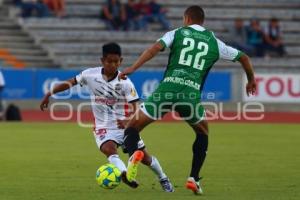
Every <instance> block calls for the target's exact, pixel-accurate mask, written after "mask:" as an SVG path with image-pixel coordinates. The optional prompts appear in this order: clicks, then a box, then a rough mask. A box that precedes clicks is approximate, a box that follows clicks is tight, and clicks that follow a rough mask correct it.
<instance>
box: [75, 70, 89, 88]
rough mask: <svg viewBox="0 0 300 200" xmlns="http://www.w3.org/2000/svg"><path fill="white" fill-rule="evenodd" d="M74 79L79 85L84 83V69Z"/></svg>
mask: <svg viewBox="0 0 300 200" xmlns="http://www.w3.org/2000/svg"><path fill="white" fill-rule="evenodd" d="M75 80H76V82H77V83H78V84H79V85H80V86H81V87H82V86H84V85H86V83H87V82H86V70H85V71H82V72H81V73H80V74H78V75H76V77H75Z"/></svg>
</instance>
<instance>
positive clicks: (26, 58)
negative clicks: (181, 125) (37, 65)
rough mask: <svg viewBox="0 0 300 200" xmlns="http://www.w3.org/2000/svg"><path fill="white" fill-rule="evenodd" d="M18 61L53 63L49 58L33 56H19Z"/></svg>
mask: <svg viewBox="0 0 300 200" xmlns="http://www.w3.org/2000/svg"><path fill="white" fill-rule="evenodd" d="M16 57H17V58H18V59H20V60H22V61H24V62H32V63H33V62H44V63H47V62H51V61H52V60H51V59H50V58H48V57H47V56H33V55H17V56H16Z"/></svg>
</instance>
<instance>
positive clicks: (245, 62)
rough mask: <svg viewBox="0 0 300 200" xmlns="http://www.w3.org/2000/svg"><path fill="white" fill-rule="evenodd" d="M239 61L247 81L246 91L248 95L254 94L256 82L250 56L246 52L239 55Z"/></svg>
mask: <svg viewBox="0 0 300 200" xmlns="http://www.w3.org/2000/svg"><path fill="white" fill-rule="evenodd" d="M239 62H240V63H241V65H242V66H243V68H244V71H245V72H246V75H247V80H248V83H247V85H246V93H247V95H248V96H249V95H254V94H255V92H256V82H255V76H254V71H253V67H252V64H251V61H250V58H249V57H248V56H247V55H246V54H244V55H242V56H241V57H240V59H239Z"/></svg>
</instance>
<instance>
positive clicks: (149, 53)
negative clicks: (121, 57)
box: [119, 42, 164, 79]
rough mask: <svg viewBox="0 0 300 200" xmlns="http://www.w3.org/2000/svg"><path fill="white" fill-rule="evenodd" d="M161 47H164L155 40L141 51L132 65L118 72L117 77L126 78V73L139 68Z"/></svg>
mask: <svg viewBox="0 0 300 200" xmlns="http://www.w3.org/2000/svg"><path fill="white" fill-rule="evenodd" d="M163 49H164V47H163V45H162V44H161V43H160V42H156V43H155V44H153V45H152V46H151V47H149V48H148V49H146V50H145V51H144V52H143V53H142V55H141V56H140V57H139V58H138V59H137V61H136V62H135V63H134V64H133V65H132V66H130V67H127V68H126V69H124V70H123V71H122V72H121V73H120V74H119V79H126V76H127V75H129V74H132V73H133V72H134V71H136V70H137V69H138V68H140V67H141V66H142V65H143V64H145V63H146V62H147V61H149V60H151V59H152V58H153V57H155V56H156V54H158V52H160V51H161V50H163Z"/></svg>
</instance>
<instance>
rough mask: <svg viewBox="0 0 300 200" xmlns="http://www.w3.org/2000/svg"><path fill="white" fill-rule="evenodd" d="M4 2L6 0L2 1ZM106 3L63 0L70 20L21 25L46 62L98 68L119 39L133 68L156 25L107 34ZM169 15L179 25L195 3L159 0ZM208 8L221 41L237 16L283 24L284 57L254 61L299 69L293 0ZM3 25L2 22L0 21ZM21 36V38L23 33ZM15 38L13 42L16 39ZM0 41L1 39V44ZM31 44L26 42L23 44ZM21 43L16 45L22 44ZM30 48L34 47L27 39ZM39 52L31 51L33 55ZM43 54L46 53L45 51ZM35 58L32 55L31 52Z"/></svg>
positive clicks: (299, 29) (207, 0)
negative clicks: (106, 45) (104, 49)
mask: <svg viewBox="0 0 300 200" xmlns="http://www.w3.org/2000/svg"><path fill="white" fill-rule="evenodd" d="M6 2H8V0H6ZM103 2H104V0H66V4H67V5H66V12H67V15H68V18H65V19H57V18H44V19H34V18H31V19H26V20H23V21H22V23H19V25H20V26H22V28H23V29H24V30H25V31H26V32H27V33H29V34H30V36H31V37H32V38H34V41H35V43H36V44H39V45H41V47H42V48H43V49H46V50H47V52H48V53H49V56H50V58H52V59H53V60H54V62H55V63H58V64H60V65H61V66H62V67H65V68H69V67H87V66H96V65H98V64H99V57H100V53H101V46H102V44H104V43H106V42H108V41H117V42H119V43H120V44H121V46H122V47H123V52H124V65H125V66H126V65H129V64H131V63H132V62H133V61H134V60H135V59H136V58H137V56H138V55H139V54H140V53H141V52H142V51H143V49H145V48H146V47H148V46H149V45H150V44H151V43H153V41H155V40H156V39H158V38H159V37H161V36H162V34H163V32H161V31H159V25H158V24H153V25H151V27H150V29H151V31H148V32H147V33H146V34H145V32H109V31H106V30H105V26H104V24H103V22H101V20H99V12H100V8H101V3H103ZM160 2H161V3H162V4H164V5H165V6H166V7H167V8H168V10H169V12H168V18H169V19H170V21H171V23H172V26H173V27H178V26H180V25H181V23H182V13H183V11H184V9H185V8H186V6H188V5H192V4H194V3H195V1H193V0H185V1H181V0H172V1H163V0H160ZM201 5H203V7H204V8H205V10H206V13H207V21H206V23H205V26H206V27H208V28H210V29H212V30H214V31H215V33H216V35H217V36H218V37H220V38H222V39H224V40H225V41H226V40H227V39H228V34H227V32H228V29H229V27H230V26H232V24H233V20H234V19H235V18H237V17H240V18H243V19H246V20H249V19H252V18H254V17H255V18H257V19H259V20H261V22H262V25H265V24H266V21H267V20H268V19H270V18H271V17H277V18H279V19H280V21H281V26H282V31H283V33H284V34H283V37H284V42H285V45H286V47H287V52H288V56H287V57H286V58H275V59H273V58H272V59H270V60H268V59H254V64H255V65H256V66H259V67H269V68H270V67H276V68H277V67H285V68H287V67H299V66H298V63H299V61H300V59H299V56H300V40H299V33H300V23H299V19H300V12H299V8H300V3H299V1H297V0H288V1H287V0H261V1H259V0H251V1H246V0H228V1H222V0H215V1H211V0H201ZM0 25H1V22H0ZM23 34H25V33H24V32H23ZM13 39H17V38H16V36H15V38H13ZM0 41H1V40H0ZM21 41H23V43H24V42H25V41H26V42H29V43H30V38H27V40H26V39H24V38H23V40H21ZM23 43H21V42H20V43H19V44H20V45H21V44H23ZM31 45H34V44H33V42H32V40H31ZM35 48H37V47H36V46H35ZM37 51H38V50H36V49H35V51H33V50H32V54H34V52H36V53H37ZM14 53H17V54H18V55H19V54H20V58H22V60H24V59H25V58H28V57H30V56H29V55H27V56H25V55H21V53H22V52H21V50H19V51H17V50H16V49H15V51H14ZM44 53H45V52H44ZM34 55H35V54H34ZM166 55H167V53H163V54H161V55H159V56H158V57H157V58H155V59H154V60H153V61H151V62H150V63H149V64H148V65H147V67H164V66H165V65H166V63H167V59H168V58H167V56H166ZM217 65H218V66H220V67H234V66H235V65H234V64H232V63H228V62H218V64H217Z"/></svg>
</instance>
